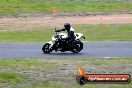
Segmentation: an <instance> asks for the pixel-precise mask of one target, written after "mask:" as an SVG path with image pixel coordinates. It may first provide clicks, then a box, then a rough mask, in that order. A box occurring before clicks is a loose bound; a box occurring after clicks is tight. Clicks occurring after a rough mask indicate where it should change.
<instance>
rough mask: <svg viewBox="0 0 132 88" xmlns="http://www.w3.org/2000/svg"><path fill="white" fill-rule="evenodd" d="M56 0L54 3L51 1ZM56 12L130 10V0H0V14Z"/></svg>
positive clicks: (131, 4)
mask: <svg viewBox="0 0 132 88" xmlns="http://www.w3.org/2000/svg"><path fill="white" fill-rule="evenodd" d="M55 1H56V4H53V2H55ZM53 6H56V7H57V10H58V12H95V13H96V12H103V13H104V12H106V13H108V12H109V13H111V12H131V11H132V2H127V1H125V0H121V1H119V0H100V1H98V0H83V1H82V0H76V1H73V0H37V1H36V0H28V1H27V0H0V8H1V9H0V14H20V13H51V12H52V7H53Z"/></svg>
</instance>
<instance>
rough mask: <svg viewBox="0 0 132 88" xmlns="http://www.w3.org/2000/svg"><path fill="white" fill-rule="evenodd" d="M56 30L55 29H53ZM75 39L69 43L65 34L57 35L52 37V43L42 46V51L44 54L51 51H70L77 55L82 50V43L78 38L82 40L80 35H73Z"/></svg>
mask: <svg viewBox="0 0 132 88" xmlns="http://www.w3.org/2000/svg"><path fill="white" fill-rule="evenodd" d="M55 30H56V29H55ZM74 36H75V39H74V40H73V41H72V42H69V40H68V35H67V33H58V32H56V34H55V35H53V36H52V41H50V42H47V43H45V44H44V45H43V47H42V51H43V52H44V53H50V52H52V51H53V50H55V51H56V52H57V51H61V52H65V51H71V52H73V53H78V52H80V51H81V50H82V49H83V43H82V42H81V41H80V38H84V39H85V37H84V36H83V34H82V33H74Z"/></svg>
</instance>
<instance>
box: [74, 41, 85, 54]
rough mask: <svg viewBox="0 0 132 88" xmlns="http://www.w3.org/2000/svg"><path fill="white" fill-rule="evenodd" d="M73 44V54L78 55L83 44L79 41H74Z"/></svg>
mask: <svg viewBox="0 0 132 88" xmlns="http://www.w3.org/2000/svg"><path fill="white" fill-rule="evenodd" d="M74 44H75V45H76V46H75V45H74V47H73V49H72V52H73V53H78V52H80V51H81V50H82V49H83V43H82V42H81V41H76V42H75V43H74Z"/></svg>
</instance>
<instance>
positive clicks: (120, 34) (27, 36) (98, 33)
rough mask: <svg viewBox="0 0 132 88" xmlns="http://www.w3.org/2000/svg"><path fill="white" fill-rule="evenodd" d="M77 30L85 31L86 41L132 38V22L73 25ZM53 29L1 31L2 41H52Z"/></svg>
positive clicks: (0, 38)
mask: <svg viewBox="0 0 132 88" xmlns="http://www.w3.org/2000/svg"><path fill="white" fill-rule="evenodd" d="M73 27H74V29H75V32H80V33H83V34H84V35H85V37H86V40H85V41H97V40H132V30H131V29H132V25H131V24H104V25H73ZM53 34H54V30H53V29H45V28H41V29H33V30H27V31H26V30H20V31H17V30H16V31H0V41H1V42H43V41H50V40H51V36H52V35H53Z"/></svg>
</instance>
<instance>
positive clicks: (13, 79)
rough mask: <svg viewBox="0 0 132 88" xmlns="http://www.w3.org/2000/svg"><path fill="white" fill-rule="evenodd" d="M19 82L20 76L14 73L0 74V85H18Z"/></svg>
mask: <svg viewBox="0 0 132 88" xmlns="http://www.w3.org/2000/svg"><path fill="white" fill-rule="evenodd" d="M20 81H21V75H20V74H17V73H14V72H8V71H7V72H0V83H6V82H7V83H18V82H20Z"/></svg>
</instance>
